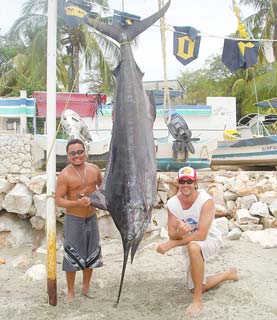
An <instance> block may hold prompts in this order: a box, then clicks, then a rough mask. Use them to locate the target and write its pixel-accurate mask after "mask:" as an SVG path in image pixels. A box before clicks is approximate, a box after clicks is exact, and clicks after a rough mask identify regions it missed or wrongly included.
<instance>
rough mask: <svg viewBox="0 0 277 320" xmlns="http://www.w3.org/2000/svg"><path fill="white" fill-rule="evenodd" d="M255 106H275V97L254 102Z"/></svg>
mask: <svg viewBox="0 0 277 320" xmlns="http://www.w3.org/2000/svg"><path fill="white" fill-rule="evenodd" d="M255 105H256V106H257V107H262V108H275V109H276V108H277V98H271V99H268V100H264V101H260V102H257V103H255Z"/></svg>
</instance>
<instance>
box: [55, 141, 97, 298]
mask: <svg viewBox="0 0 277 320" xmlns="http://www.w3.org/2000/svg"><path fill="white" fill-rule="evenodd" d="M66 152H67V159H68V161H69V165H67V166H66V167H65V168H64V169H63V170H62V171H61V173H60V174H59V176H58V179H57V187H56V204H57V205H58V206H59V207H63V208H65V209H66V215H65V219H64V259H63V271H65V272H66V281H67V289H68V291H67V295H66V299H65V302H70V301H71V300H72V299H73V298H74V283H75V277H76V271H79V270H82V271H83V287H82V291H81V292H82V294H83V295H85V296H87V297H89V298H91V297H92V296H91V293H90V290H89V285H90V280H91V276H92V271H93V268H98V267H101V266H102V265H103V263H102V255H101V247H100V244H99V231H98V223H97V217H96V214H95V208H94V207H93V206H91V205H90V199H89V198H88V195H89V194H91V193H92V192H94V191H95V190H96V186H100V184H101V182H102V174H101V171H100V169H99V168H98V167H97V166H96V165H94V164H92V163H88V162H86V152H85V146H84V144H83V142H82V141H81V140H79V139H73V140H70V141H69V142H68V144H67V146H66Z"/></svg>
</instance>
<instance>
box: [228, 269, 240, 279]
mask: <svg viewBox="0 0 277 320" xmlns="http://www.w3.org/2000/svg"><path fill="white" fill-rule="evenodd" d="M227 280H234V281H238V280H239V276H238V270H237V268H230V269H229V270H228V271H227Z"/></svg>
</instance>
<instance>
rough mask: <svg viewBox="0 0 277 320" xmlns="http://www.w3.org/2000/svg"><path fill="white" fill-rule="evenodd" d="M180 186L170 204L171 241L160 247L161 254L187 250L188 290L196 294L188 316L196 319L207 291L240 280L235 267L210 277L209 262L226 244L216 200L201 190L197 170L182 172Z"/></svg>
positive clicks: (187, 310)
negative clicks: (217, 219)
mask: <svg viewBox="0 0 277 320" xmlns="http://www.w3.org/2000/svg"><path fill="white" fill-rule="evenodd" d="M178 184H179V192H178V193H177V195H175V196H173V197H172V198H170V199H169V200H168V202H167V208H168V234H169V238H170V240H169V241H167V242H165V243H162V244H160V245H159V246H158V247H157V251H158V252H159V253H161V254H164V253H166V252H167V251H169V250H170V249H172V248H175V247H177V246H182V247H183V251H184V256H185V264H186V269H187V270H186V271H187V281H188V288H189V289H190V290H191V292H192V293H193V299H192V303H191V304H190V305H189V306H188V308H187V309H186V314H187V315H189V316H196V315H198V314H199V313H200V312H201V311H202V309H203V304H202V293H203V292H205V291H207V290H209V289H211V288H213V287H215V286H216V285H218V284H220V283H221V282H223V281H226V280H238V275H237V270H236V269H235V268H231V269H229V270H228V271H226V272H223V273H219V274H216V275H213V276H210V277H207V278H206V276H205V260H206V259H207V258H209V257H210V256H212V255H214V254H216V253H218V252H219V250H220V247H221V245H222V238H221V233H220V231H219V230H218V229H217V227H216V225H215V222H214V214H215V205H214V201H213V200H212V198H211V196H210V195H209V194H208V193H206V192H205V191H198V188H197V173H196V171H195V170H194V169H193V168H190V167H184V168H181V169H180V170H179V173H178Z"/></svg>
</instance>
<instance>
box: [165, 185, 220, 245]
mask: <svg viewBox="0 0 277 320" xmlns="http://www.w3.org/2000/svg"><path fill="white" fill-rule="evenodd" d="M209 199H212V197H211V196H210V195H209V194H208V193H207V192H206V191H203V190H202V191H200V192H199V194H198V196H197V198H196V200H195V201H194V203H193V204H192V206H191V207H190V208H188V209H183V208H182V205H181V203H180V201H179V199H178V196H177V195H176V196H173V197H172V198H170V199H169V200H168V201H167V208H168V209H169V210H170V212H171V213H172V214H174V215H175V216H176V218H178V219H180V220H185V219H188V218H191V219H193V220H194V221H195V222H196V223H197V224H198V223H199V218H200V214H201V210H202V207H203V205H204V203H205V202H206V201H207V200H209ZM208 236H211V237H214V238H217V239H218V240H220V241H222V235H221V232H220V231H219V230H218V228H217V227H216V224H215V221H214V219H213V222H212V224H211V226H210V229H209V232H208Z"/></svg>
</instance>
